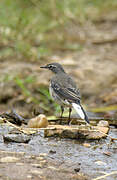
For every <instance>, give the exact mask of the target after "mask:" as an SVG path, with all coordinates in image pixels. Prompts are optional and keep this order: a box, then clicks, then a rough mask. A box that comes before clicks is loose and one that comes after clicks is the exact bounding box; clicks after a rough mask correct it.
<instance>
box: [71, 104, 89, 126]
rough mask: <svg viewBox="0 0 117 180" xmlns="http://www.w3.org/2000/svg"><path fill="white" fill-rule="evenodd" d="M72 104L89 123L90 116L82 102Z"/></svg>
mask: <svg viewBox="0 0 117 180" xmlns="http://www.w3.org/2000/svg"><path fill="white" fill-rule="evenodd" d="M72 106H73V108H74V109H75V110H76V112H77V113H78V114H79V116H80V117H81V119H85V121H86V122H87V123H88V124H89V119H88V116H87V114H86V113H85V111H84V109H83V107H82V106H81V105H80V104H76V103H72Z"/></svg>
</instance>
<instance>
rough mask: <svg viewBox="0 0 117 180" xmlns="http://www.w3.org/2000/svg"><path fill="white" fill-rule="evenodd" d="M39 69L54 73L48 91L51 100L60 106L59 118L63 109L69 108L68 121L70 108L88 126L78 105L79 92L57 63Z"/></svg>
mask: <svg viewBox="0 0 117 180" xmlns="http://www.w3.org/2000/svg"><path fill="white" fill-rule="evenodd" d="M40 68H46V69H49V70H51V71H52V72H53V73H54V76H53V77H52V79H51V82H50V86H49V91H50V95H51V96H52V99H53V100H55V101H56V102H57V103H58V104H59V105H60V106H61V117H62V115H63V112H64V107H65V106H67V107H69V121H68V123H70V115H71V111H72V108H74V109H75V110H76V112H77V113H78V114H79V116H80V117H81V119H84V120H85V121H86V122H87V123H88V124H89V119H88V116H87V114H86V112H85V111H84V109H83V107H82V105H81V104H80V92H79V89H78V88H77V86H76V84H75V82H74V81H73V80H72V78H71V77H70V76H69V75H68V74H67V73H66V72H65V71H64V69H63V67H62V66H61V65H60V64H59V63H51V64H47V65H46V66H41V67H40Z"/></svg>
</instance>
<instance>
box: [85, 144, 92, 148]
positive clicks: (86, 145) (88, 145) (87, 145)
mask: <svg viewBox="0 0 117 180" xmlns="http://www.w3.org/2000/svg"><path fill="white" fill-rule="evenodd" d="M83 146H84V147H88V148H89V147H91V145H90V144H89V143H84V144H83Z"/></svg>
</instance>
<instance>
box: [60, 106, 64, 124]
mask: <svg viewBox="0 0 117 180" xmlns="http://www.w3.org/2000/svg"><path fill="white" fill-rule="evenodd" d="M63 112H64V107H63V106H61V116H60V118H61V119H62V116H63ZM60 124H61V120H60Z"/></svg>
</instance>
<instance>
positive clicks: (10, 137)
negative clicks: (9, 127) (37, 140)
mask: <svg viewBox="0 0 117 180" xmlns="http://www.w3.org/2000/svg"><path fill="white" fill-rule="evenodd" d="M3 139H4V142H17V143H28V142H29V141H30V140H31V136H29V135H25V134H5V135H4V136H3Z"/></svg>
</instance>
